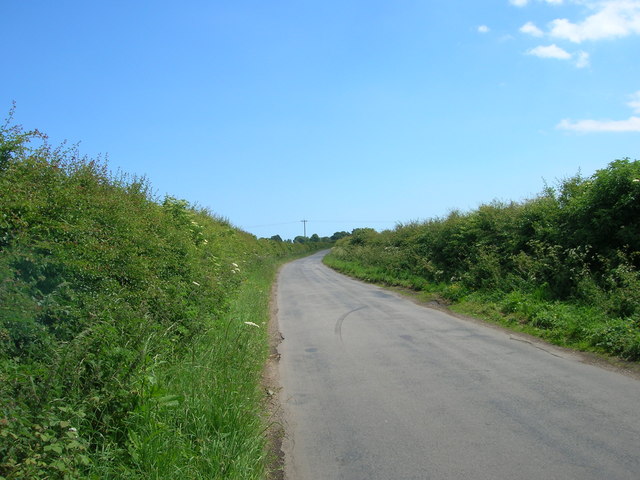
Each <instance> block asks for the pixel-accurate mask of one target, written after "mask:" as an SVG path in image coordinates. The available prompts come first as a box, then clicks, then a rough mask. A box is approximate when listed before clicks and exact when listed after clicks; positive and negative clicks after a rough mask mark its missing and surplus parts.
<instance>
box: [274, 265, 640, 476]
mask: <svg viewBox="0 0 640 480" xmlns="http://www.w3.org/2000/svg"><path fill="white" fill-rule="evenodd" d="M321 258H322V254H316V255H313V256H311V257H308V258H305V259H302V260H298V261H296V262H293V263H290V264H288V265H286V266H285V267H284V268H283V269H282V270H281V273H280V276H279V279H278V290H277V307H278V322H279V326H280V331H281V332H282V334H283V336H284V341H283V342H282V343H281V345H280V347H279V351H280V353H281V359H280V377H281V381H282V386H283V389H282V392H281V398H282V399H283V400H282V401H283V408H284V417H285V431H286V438H285V442H284V451H285V462H286V477H287V478H288V479H289V480H334V479H335V480H337V479H361V480H373V479H386V480H403V479H456V480H459V479H470V480H477V479H490V480H497V479H509V480H514V479H527V480H531V479H544V480H552V479H559V480H560V479H562V480H566V479H581V480H587V479H598V480H614V479H629V480H631V479H633V480H637V479H639V478H640V381H638V380H636V379H634V378H631V377H629V376H625V375H622V374H620V373H617V372H613V371H609V370H605V369H602V368H600V367H597V366H593V365H589V364H587V363H585V362H582V361H580V357H579V356H578V355H575V354H571V353H568V352H566V351H564V350H561V349H557V348H554V347H552V346H548V345H545V344H543V343H538V342H533V341H531V340H529V339H527V338H524V337H520V336H517V335H515V334H510V333H508V332H505V331H502V330H499V329H497V328H492V327H487V326H484V325H481V324H479V323H477V322H473V321H469V320H463V319H459V318H456V317H453V316H451V315H448V314H446V313H443V312H441V311H438V310H434V309H430V308H426V307H421V306H418V305H416V304H414V303H413V302H411V301H409V300H407V299H404V298H402V297H400V296H399V295H396V294H394V293H390V292H388V291H385V290H383V289H380V288H377V287H374V286H370V285H366V284H363V283H361V282H358V281H355V280H352V279H349V278H347V277H345V276H343V275H340V274H337V273H335V272H333V271H332V270H330V269H329V268H327V267H325V266H324V265H322V263H321Z"/></svg>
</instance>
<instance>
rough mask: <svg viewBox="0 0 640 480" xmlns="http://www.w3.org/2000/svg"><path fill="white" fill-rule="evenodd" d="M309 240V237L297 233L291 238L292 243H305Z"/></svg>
mask: <svg viewBox="0 0 640 480" xmlns="http://www.w3.org/2000/svg"><path fill="white" fill-rule="evenodd" d="M308 241H309V237H303V236H302V235H298V236H297V237H296V238H294V239H293V243H307V242H308Z"/></svg>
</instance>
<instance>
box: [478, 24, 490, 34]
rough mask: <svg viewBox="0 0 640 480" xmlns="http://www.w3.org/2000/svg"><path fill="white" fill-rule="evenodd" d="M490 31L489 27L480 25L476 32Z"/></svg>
mask: <svg viewBox="0 0 640 480" xmlns="http://www.w3.org/2000/svg"><path fill="white" fill-rule="evenodd" d="M490 31H491V29H490V28H489V27H487V26H486V25H480V26H479V27H478V32H479V33H489V32H490Z"/></svg>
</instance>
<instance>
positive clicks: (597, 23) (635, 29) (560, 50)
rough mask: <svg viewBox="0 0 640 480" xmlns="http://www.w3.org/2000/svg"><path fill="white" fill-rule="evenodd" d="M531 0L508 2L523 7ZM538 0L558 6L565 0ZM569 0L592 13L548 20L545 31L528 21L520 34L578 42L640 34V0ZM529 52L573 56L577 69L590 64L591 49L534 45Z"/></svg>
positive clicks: (537, 54) (540, 54)
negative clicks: (571, 51) (568, 48)
mask: <svg viewBox="0 0 640 480" xmlns="http://www.w3.org/2000/svg"><path fill="white" fill-rule="evenodd" d="M531 1H533V0H509V3H511V4H512V5H516V6H519V7H524V6H526V5H527V4H529V3H531ZM538 1H544V2H545V3H548V4H556V5H561V4H563V3H565V2H564V1H563V0H538ZM568 2H571V3H577V4H580V5H583V6H586V7H587V8H588V9H589V10H591V14H590V15H588V16H586V17H584V18H582V19H581V20H578V21H572V20H569V19H567V18H556V19H555V20H552V21H551V22H549V24H548V25H547V26H546V29H545V30H543V29H542V28H540V27H538V26H537V25H536V24H535V23H533V22H527V23H525V24H524V25H522V26H521V27H520V33H524V34H527V35H531V36H533V37H537V38H542V37H547V38H549V39H552V40H555V41H556V42H563V41H564V42H571V43H577V44H580V43H583V42H586V41H597V40H605V39H613V38H619V37H626V36H630V35H640V0H567V3H568ZM560 45H562V43H560ZM526 53H527V54H529V55H535V56H537V57H540V58H557V59H562V60H569V59H573V60H574V65H575V66H576V67H578V68H585V67H588V66H589V65H590V57H589V53H588V52H586V51H579V52H573V53H570V50H567V49H566V47H564V46H562V47H559V46H557V45H556V43H553V44H552V45H549V46H547V47H535V48H532V49H529V50H527V52H526Z"/></svg>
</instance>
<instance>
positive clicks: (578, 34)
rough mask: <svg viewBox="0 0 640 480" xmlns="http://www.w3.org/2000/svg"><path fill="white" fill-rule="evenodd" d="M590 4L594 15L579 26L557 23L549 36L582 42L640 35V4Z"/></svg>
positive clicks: (629, 0)
mask: <svg viewBox="0 0 640 480" xmlns="http://www.w3.org/2000/svg"><path fill="white" fill-rule="evenodd" d="M589 5H590V6H591V8H593V9H595V10H596V12H595V13H594V14H592V15H590V16H588V17H587V18H585V19H584V20H582V21H580V22H577V23H574V22H571V21H570V20H568V19H566V18H558V19H556V20H553V21H552V22H551V23H550V25H549V26H550V29H549V35H550V36H552V37H555V38H558V39H563V40H569V41H570V42H573V43H582V42H584V41H586V40H603V39H607V38H616V37H626V36H629V35H638V34H640V1H638V0H609V1H602V2H597V3H594V2H589Z"/></svg>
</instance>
